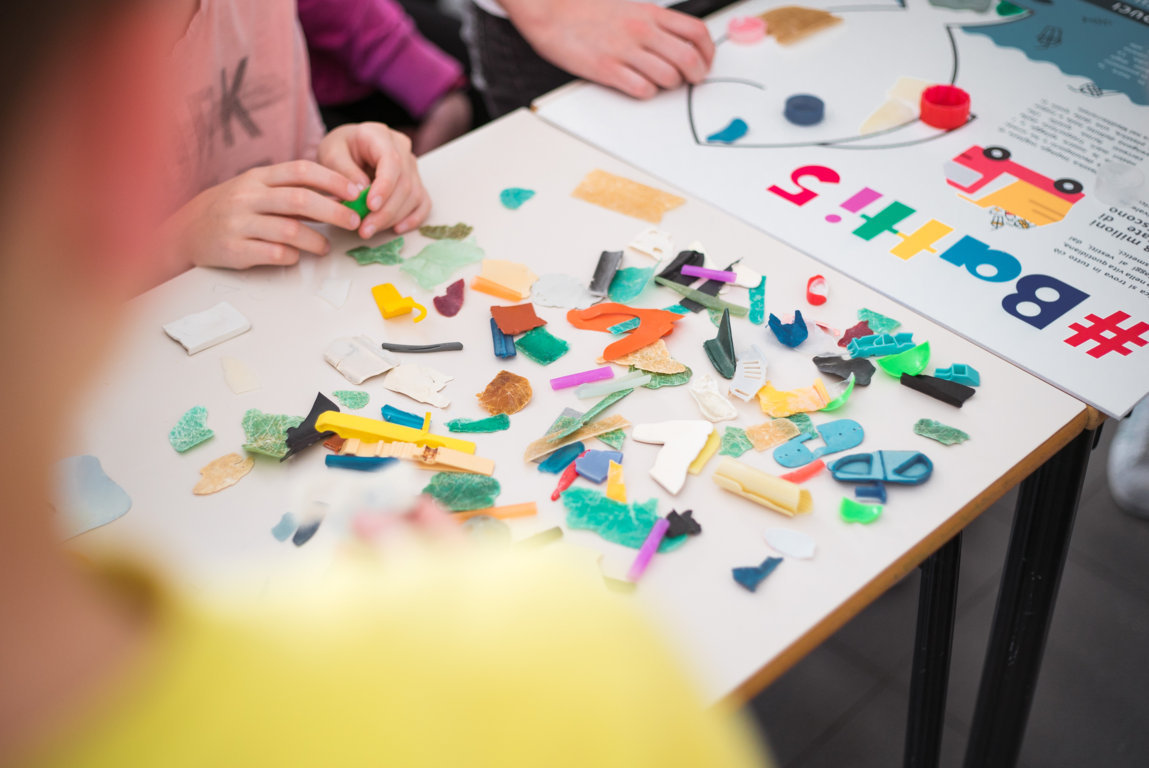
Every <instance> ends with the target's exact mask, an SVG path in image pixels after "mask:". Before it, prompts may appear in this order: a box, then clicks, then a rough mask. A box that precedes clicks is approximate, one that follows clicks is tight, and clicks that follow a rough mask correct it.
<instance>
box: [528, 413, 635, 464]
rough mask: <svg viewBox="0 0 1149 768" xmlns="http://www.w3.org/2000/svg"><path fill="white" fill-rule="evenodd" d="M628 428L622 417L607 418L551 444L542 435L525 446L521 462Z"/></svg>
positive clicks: (627, 423) (628, 425) (539, 457)
mask: <svg viewBox="0 0 1149 768" xmlns="http://www.w3.org/2000/svg"><path fill="white" fill-rule="evenodd" d="M629 427H630V422H629V421H627V420H626V419H625V418H624V417H622V416H608V417H606V418H605V419H599V420H598V421H592V422H591V423H590V424H587V425H586V426H584V427H582V428H580V429H578V430H576V431H574V432H571V433H570V434H569V435H567V436H566V437H564V438H562V439H560V440H555V441H554V442H551V441H550V440H549V439H548V438H547V436H546V435H543V436H542V437H540V438H539V439H538V440H536V441H534V442H533V443H531V444H530V445H528V446H527V450H526V452H524V453H523V461H534V460H535V459H541V458H543V457H544V456H549V455H551V454H552V453H554V452H555V451H557V450H558V449H559V448H562V447H563V446H564V445H570V444H571V443H575V442H578V441H579V440H589V439H590V438H592V437H598V436H599V435H605V434H606V433H607V432H613V431H615V430H616V429H627V428H629Z"/></svg>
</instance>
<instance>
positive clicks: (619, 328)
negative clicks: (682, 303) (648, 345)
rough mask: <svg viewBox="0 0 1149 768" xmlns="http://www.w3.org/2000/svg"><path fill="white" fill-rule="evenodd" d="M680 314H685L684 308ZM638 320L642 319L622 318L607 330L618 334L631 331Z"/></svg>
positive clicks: (636, 325)
mask: <svg viewBox="0 0 1149 768" xmlns="http://www.w3.org/2000/svg"><path fill="white" fill-rule="evenodd" d="M680 314H683V315H685V314H686V310H685V309H684V310H683V311H682V312H681V313H680ZM640 322H642V321H641V320H639V319H638V318H637V317H632V318H630V319H629V320H623V321H622V322H621V323H616V324H615V325H612V326H611V327H609V328H607V330H608V331H610V332H611V333H613V334H615V335H617V334H620V333H626V332H627V331H633V330H634V329H635V328H637V327H638V324H639V323H640Z"/></svg>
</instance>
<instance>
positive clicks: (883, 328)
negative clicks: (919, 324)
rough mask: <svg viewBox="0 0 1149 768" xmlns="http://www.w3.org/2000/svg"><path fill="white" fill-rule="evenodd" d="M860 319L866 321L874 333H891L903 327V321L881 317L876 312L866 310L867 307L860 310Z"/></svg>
mask: <svg viewBox="0 0 1149 768" xmlns="http://www.w3.org/2000/svg"><path fill="white" fill-rule="evenodd" d="M858 319H859V320H864V321H866V322H867V323H868V324H869V326H870V330H871V331H873V332H874V333H890V332H892V331H893V330H894V329H895V328H900V327H901V325H902V321H901V320H895V319H894V318H892V317H886V316H885V315H879V314H878V313H877V312H875V311H874V310H872V309H866V308H865V307H863V308H862V309H859V310H858Z"/></svg>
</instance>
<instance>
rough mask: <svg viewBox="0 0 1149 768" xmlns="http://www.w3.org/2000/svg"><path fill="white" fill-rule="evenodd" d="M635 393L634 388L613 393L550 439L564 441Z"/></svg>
mask: <svg viewBox="0 0 1149 768" xmlns="http://www.w3.org/2000/svg"><path fill="white" fill-rule="evenodd" d="M633 391H634V388H630V389H620V390H619V391H617V392H611V393H610V394H609V395H607V396H606V397H604V398H603V399H601V400H599V401H598V402H597V403H595V404H594V405H592V406H591V407H590V410H588V411H587V412H586V413H584V414H582V415H581V416H580V417H579V418H578V419H575V420H574V422H573V423H571V424H569V425H567V426H565V427H564V428H562V429H559V430H558V431H557V432H556V433H555V434H553V435H551V436H550V437H549V438H548V439H550V440H552V441H554V440H559V439H562V438H564V437H567V436H568V435H570V434H572V433H573V432H575V431H576V430H578V429H581V428H582V427H583V426H585V425H586V424H587V423H589V422H591V421H593V420H594V419H596V418H597V417H598V416H599V414H601V413H603V412H604V411H606V409H608V408H610V407H611V406H612V405H614V404H615V403H617V402H618V401H619V400H621V399H623V398H624V397H626V396H627V395H629V394H630V393H631V392H633Z"/></svg>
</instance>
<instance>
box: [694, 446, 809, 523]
mask: <svg viewBox="0 0 1149 768" xmlns="http://www.w3.org/2000/svg"><path fill="white" fill-rule="evenodd" d="M714 482H715V483H717V484H718V487H719V488H722V489H723V490H727V491H730V492H731V493H734V494H737V495H739V496H741V497H742V498H744V499H749V500H750V501H753V502H754V503H755V504H761V505H762V506H764V507H766V508H767V509H772V510H774V511H775V512H778V513H781V514H783V515H786V516H787V517H793V516H794V515H802V514H805V513H807V512H809V511H810V510H811V509H812V508H813V506H814V499H813V497H812V496H810V492H809V491H808V490H806V489H805V488H803V487H802V486H800V485H798V484H797V483H791V482H790V481H789V480H783V479H782V478H780V477H776V476H774V475H771V474H768V473H766V472H763V471H762V470H760V469H755V468H754V467H751V466H750V465H748V464H743V463H742V462H741V461H738V460H737V459H732V458H730V457H729V456H727V457H724V458H723V459H722V461H721V463H719V465H718V469H716V470H714Z"/></svg>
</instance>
